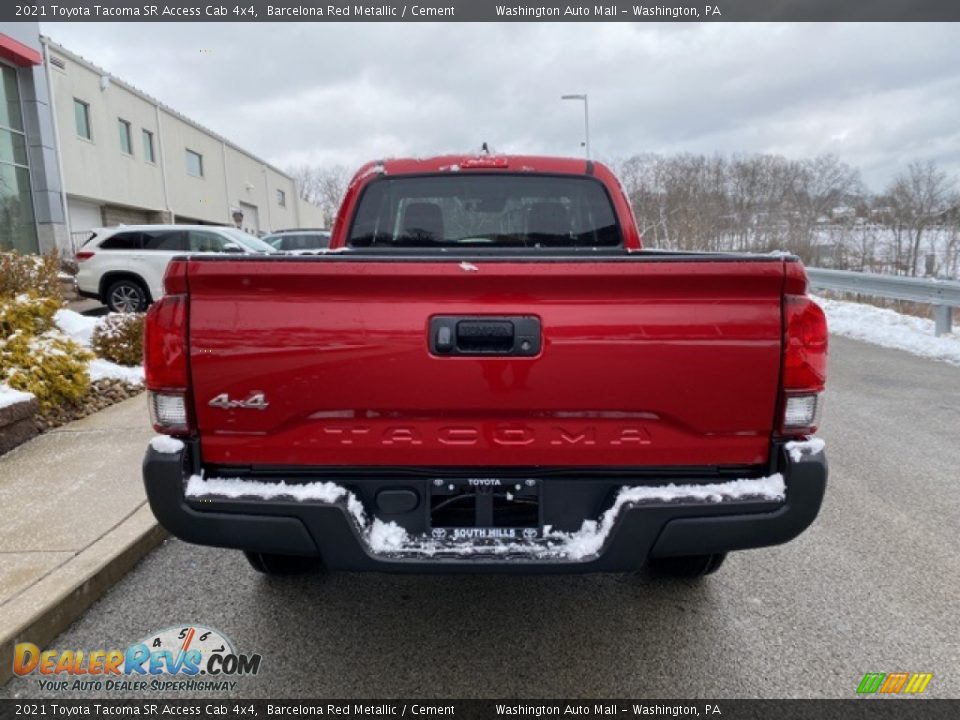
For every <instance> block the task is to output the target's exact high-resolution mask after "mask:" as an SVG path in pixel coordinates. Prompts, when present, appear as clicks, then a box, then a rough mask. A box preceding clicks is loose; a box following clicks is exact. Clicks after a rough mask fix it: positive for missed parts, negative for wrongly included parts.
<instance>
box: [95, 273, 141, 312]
mask: <svg viewBox="0 0 960 720" xmlns="http://www.w3.org/2000/svg"><path fill="white" fill-rule="evenodd" d="M105 299H106V301H107V307H108V308H110V312H120V313H131V312H133V313H138V312H144V311H145V310H146V309H147V306H148V305H149V304H150V298H149V296H148V295H147V291H146V289H145V288H144V287H143V285H141V284H140V283H139V282H137V281H136V280H133V279H131V278H122V279H120V280H115V281H114V282H112V283H110V287H108V288H107V292H106V298H105Z"/></svg>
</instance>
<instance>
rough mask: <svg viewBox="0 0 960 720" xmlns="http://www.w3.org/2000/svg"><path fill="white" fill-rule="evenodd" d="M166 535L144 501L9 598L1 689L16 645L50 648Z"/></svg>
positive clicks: (1, 641)
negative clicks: (30, 644) (114, 524)
mask: <svg viewBox="0 0 960 720" xmlns="http://www.w3.org/2000/svg"><path fill="white" fill-rule="evenodd" d="M166 537H167V531H166V530H164V529H163V528H161V527H160V526H159V525H158V524H157V521H156V518H154V516H153V513H152V512H151V510H150V508H149V506H148V505H147V503H146V502H144V503H143V504H142V505H140V507H138V508H137V509H136V510H135V511H134V512H133V514H131V515H129V516H128V517H127V518H126V519H125V520H124V521H123V522H121V523H120V524H119V525H117V526H116V527H114V528H113V529H112V530H110V532H108V533H107V534H106V535H104V536H103V537H101V538H100V539H99V540H97V541H96V542H94V543H93V544H92V545H90V546H89V547H87V548H85V549H84V550H82V551H81V552H79V553H77V554H76V555H74V556H73V557H72V558H70V560H68V561H67V562H65V563H64V564H63V565H61V566H60V567H58V568H57V569H55V570H54V571H52V572H51V573H50V574H48V575H47V576H46V577H44V578H42V579H41V580H40V581H39V582H38V583H36V584H35V585H33V586H31V587H30V588H28V589H27V590H25V591H24V592H22V593H21V594H20V595H19V596H17V597H16V598H14V599H13V600H10V601H9V602H8V603H7V604H6V605H5V606H4V608H3V610H4V616H3V617H2V618H0V686H2V685H5V684H6V683H7V682H8V681H9V680H10V678H11V677H12V676H13V648H14V645H16V643H18V642H32V643H36V644H37V645H39V646H41V647H45V646H46V645H47V644H49V643H50V642H51V641H52V640H53V639H54V638H55V637H56V636H57V635H59V634H60V633H61V632H63V631H64V630H65V629H66V628H67V627H69V626H70V624H71V623H73V622H74V621H75V620H76V619H77V618H79V617H80V616H81V615H82V614H83V613H84V612H85V611H86V610H87V608H89V607H90V606H91V605H92V604H93V603H94V602H96V601H97V600H98V599H99V598H100V597H101V596H102V595H103V594H104V593H106V592H107V590H109V589H110V588H111V587H113V586H114V585H115V584H116V583H117V582H118V581H119V580H120V579H121V578H122V577H123V576H124V575H126V574H127V572H129V571H130V570H131V569H132V568H133V566H134V565H136V564H137V563H138V562H139V561H140V560H141V559H142V558H143V556H144V555H146V554H147V553H148V552H150V551H151V550H152V549H153V548H155V547H156V546H157V545H159V544H160V543H161V542H162V541H163V540H164V538H166Z"/></svg>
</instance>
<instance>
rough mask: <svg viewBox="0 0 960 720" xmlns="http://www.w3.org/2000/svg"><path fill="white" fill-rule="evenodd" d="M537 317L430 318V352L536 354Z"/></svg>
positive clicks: (437, 353)
mask: <svg viewBox="0 0 960 720" xmlns="http://www.w3.org/2000/svg"><path fill="white" fill-rule="evenodd" d="M540 335H541V333H540V318H536V317H530V316H526V315H521V316H516V317H509V316H508V317H464V316H462V315H461V316H449V315H445V316H437V317H433V318H431V319H430V336H429V344H430V352H432V353H433V354H435V355H507V356H520V357H529V356H532V355H536V354H538V353H539V352H540V345H541V339H540Z"/></svg>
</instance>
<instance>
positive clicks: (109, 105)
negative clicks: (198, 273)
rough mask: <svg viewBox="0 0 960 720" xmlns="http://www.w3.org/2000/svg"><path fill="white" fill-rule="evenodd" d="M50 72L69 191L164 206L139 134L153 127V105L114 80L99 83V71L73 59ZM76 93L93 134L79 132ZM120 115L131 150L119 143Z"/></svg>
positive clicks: (151, 206)
mask: <svg viewBox="0 0 960 720" xmlns="http://www.w3.org/2000/svg"><path fill="white" fill-rule="evenodd" d="M54 54H56V53H54ZM58 57H62V56H59V55H58ZM50 76H51V80H52V82H53V91H54V96H55V98H56V103H55V104H56V122H57V128H58V129H59V132H60V154H61V156H62V158H63V169H64V175H65V176H66V177H65V185H66V189H67V193H68V194H70V195H74V196H77V197H82V198H90V199H96V200H99V201H105V202H111V203H119V204H123V205H134V206H137V207H142V208H148V209H151V210H162V209H163V208H164V201H163V183H162V181H161V175H160V167H159V165H157V164H153V163H149V162H146V160H145V159H144V157H143V141H142V139H141V132H142V129H143V128H146V129H147V130H150V131H152V132H153V133H154V134H156V132H157V127H156V113H155V111H154V108H153V106H151V105H150V104H149V103H146V102H143V101H142V100H140V99H139V98H138V97H137V96H136V95H134V94H133V93H130V92H128V91H127V90H125V89H124V88H122V87H120V86H118V85H116V84H115V83H110V84H109V85H108V86H107V87H106V88H105V89H101V81H100V75H99V74H97V73H95V72H92V71H90V70H89V69H87V68H86V67H84V66H82V65H79V64H77V63H73V62H69V61H68V62H67V67H66V71H63V70H60V69H59V68H57V67H56V66H53V67H51V72H50ZM74 98H76V99H78V100H82V101H84V102H85V103H87V104H88V105H89V106H90V113H89V114H90V129H91V134H92V138H91V140H85V139H83V138H81V137H80V136H78V135H77V131H76V121H75V116H74ZM118 118H123V119H124V120H127V121H128V122H129V123H130V124H131V138H132V140H133V155H132V156H131V155H125V154H124V153H123V152H122V151H121V149H120V130H119V127H118V123H117V119H118Z"/></svg>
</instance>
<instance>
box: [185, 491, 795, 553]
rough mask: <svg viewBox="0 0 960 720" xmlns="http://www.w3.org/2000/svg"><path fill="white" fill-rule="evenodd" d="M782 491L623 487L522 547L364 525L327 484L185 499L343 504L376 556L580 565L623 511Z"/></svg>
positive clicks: (353, 506)
mask: <svg viewBox="0 0 960 720" xmlns="http://www.w3.org/2000/svg"><path fill="white" fill-rule="evenodd" d="M785 493H786V486H785V485H784V481H783V476H782V475H780V474H779V473H777V474H776V475H771V476H770V477H763V478H750V479H741V480H730V481H728V482H722V483H710V484H706V485H674V484H672V483H671V484H670V485H659V486H641V487H629V488H624V489H622V490H621V491H620V493H619V494H618V495H617V499H616V500H615V501H614V503H613V506H612V507H611V508H610V509H609V510H607V511H606V512H605V513H604V514H603V516H602V517H601V518H600V520H599V521H597V520H585V521H584V523H583V526H582V527H581V528H580V530H578V531H577V532H571V533H565V532H560V531H555V530H551V529H550V527H549V526H547V527H545V528H544V536H543V537H542V538H537V539H532V540H525V541H523V542H517V541H509V540H493V541H484V542H477V543H471V542H455V543H443V542H439V541H437V540H433V539H428V538H425V537H411V536H410V534H409V533H407V531H406V530H404V529H403V528H402V527H400V526H399V525H397V524H396V523H394V522H389V523H385V522H383V521H381V520H380V519H378V518H374V519H373V521H372V522H368V520H367V516H366V513H365V512H364V510H363V505H362V504H361V503H360V501H359V500H358V499H357V497H356V496H355V495H354V494H353V493H351V492H350V491H349V490H347V489H346V488H344V487H341V486H339V485H336V484H335V483H331V482H322V483H320V482H314V483H306V484H303V485H296V484H295V485H288V484H287V483H284V482H279V483H265V482H260V481H256V480H244V479H242V478H202V477H200V476H199V475H193V476H191V477H190V479H189V480H188V481H187V488H186V495H187V497H209V496H219V497H227V498H239V497H260V498H263V499H265V500H270V499H273V498H278V497H289V498H293V499H294V500H297V501H299V502H303V501H310V500H312V501H318V502H325V503H331V504H332V503H337V502H339V501H340V500H345V501H346V504H347V510H348V511H349V512H350V515H351V516H352V517H353V519H354V520H355V521H356V523H357V527H358V528H359V530H360V535H361V537H362V538H363V539H364V541H365V542H366V543H367V545H368V546H369V548H370V550H371V551H372V552H374V553H378V554H399V553H404V554H417V555H424V556H428V557H429V556H433V555H436V554H438V553H449V554H452V555H455V556H469V555H506V554H511V553H520V554H523V555H525V556H526V557H529V558H532V559H547V558H566V559H569V560H581V559H584V558H587V557H589V556H591V555H594V554H596V553H597V552H599V551H600V549H601V548H602V547H603V544H604V542H606V539H607V537H608V536H609V534H610V531H611V530H612V529H613V527H614V525H616V521H617V518H618V516H619V515H620V512H621V510H622V509H623V506H624V505H626V504H628V503H629V504H632V503H644V502H657V501H659V502H671V501H677V500H700V501H705V502H722V501H724V500H740V499H743V498H762V499H765V500H770V501H782V500H783V499H784V497H785Z"/></svg>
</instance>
